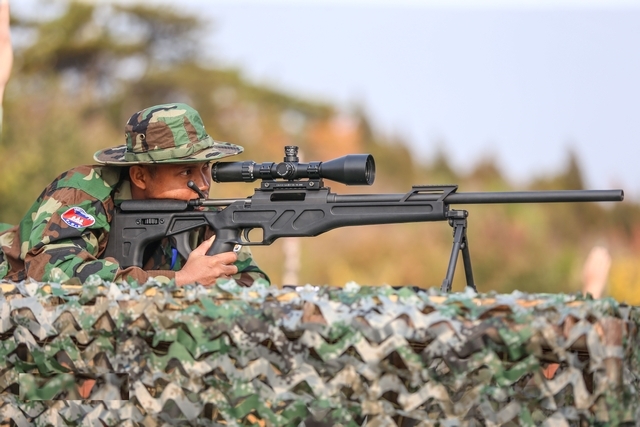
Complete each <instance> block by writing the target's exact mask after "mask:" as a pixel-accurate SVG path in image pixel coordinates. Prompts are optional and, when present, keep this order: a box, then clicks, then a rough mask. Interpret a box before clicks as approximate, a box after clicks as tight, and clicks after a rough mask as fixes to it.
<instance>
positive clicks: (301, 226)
mask: <svg viewBox="0 0 640 427" xmlns="http://www.w3.org/2000/svg"><path fill="white" fill-rule="evenodd" d="M211 174H212V178H213V180H214V181H216V182H254V181H256V180H258V179H259V180H261V183H260V188H256V189H255V192H254V194H253V195H252V196H250V197H247V198H242V199H208V198H207V196H206V195H205V194H203V193H202V192H201V191H200V190H199V189H198V187H197V186H196V185H195V184H194V183H193V182H189V187H190V188H192V189H193V190H194V191H195V192H196V193H198V195H199V196H200V197H199V198H196V199H192V200H189V201H183V200H169V199H158V200H127V201H123V202H122V203H121V204H120V206H118V207H117V208H116V212H115V215H114V218H113V221H112V223H111V232H110V234H109V242H108V244H107V248H106V251H105V254H104V256H111V257H113V258H115V259H117V260H118V262H119V263H120V265H121V266H122V267H123V268H126V267H129V266H138V267H142V263H143V255H144V250H145V248H146V247H147V245H148V244H150V243H152V242H155V241H158V240H160V239H162V238H164V237H172V238H173V239H174V243H175V246H176V249H177V250H178V252H179V253H180V254H181V255H182V256H183V257H185V258H187V257H188V256H189V253H191V247H190V245H189V238H188V235H189V232H190V231H191V230H195V229H198V228H200V227H204V226H209V227H211V228H212V229H213V230H214V231H215V233H216V239H215V241H214V242H213V244H212V246H211V248H210V249H209V251H208V252H207V254H208V255H215V254H218V253H222V252H228V251H231V250H233V249H234V248H237V247H238V246H237V245H248V246H254V245H270V244H271V243H273V242H274V241H275V240H276V239H279V238H281V237H311V236H317V235H319V234H322V233H325V232H327V231H329V230H333V229H335V228H339V227H346V226H355V225H374V224H395V223H407V222H426V221H447V222H448V223H449V225H450V226H451V227H452V228H453V247H452V249H451V256H450V258H449V265H448V268H447V273H446V276H445V278H444V280H443V282H442V287H441V289H442V291H444V292H450V291H451V285H452V282H453V276H454V273H455V269H456V264H457V260H458V256H459V254H460V253H461V254H462V261H463V264H464V270H465V278H466V282H467V286H469V287H471V288H472V289H474V290H475V289H476V285H475V282H474V280H473V273H472V269H471V256H470V253H469V241H468V239H467V217H468V215H469V213H468V211H466V210H462V209H451V205H459V204H488V203H555V202H617V201H622V200H623V199H624V192H623V191H622V190H558V191H512V192H472V193H458V192H457V190H458V186H457V185H416V186H413V187H412V188H411V190H410V191H408V192H406V193H399V194H391V193H390V194H344V195H343V194H335V193H331V191H330V190H331V189H330V188H329V187H325V185H324V179H328V180H332V181H336V182H340V183H343V184H346V185H371V184H372V183H373V181H374V178H375V162H374V159H373V156H371V155H370V154H350V155H347V156H343V157H340V158H337V159H333V160H330V161H326V162H309V163H301V162H300V161H299V158H298V147H296V146H286V147H285V157H284V160H283V161H282V162H279V163H275V162H265V163H255V162H253V161H244V162H217V163H214V164H213V166H212V171H211ZM202 207H209V208H216V209H215V210H203V209H202ZM252 230H262V238H261V240H260V241H251V240H250V238H249V234H250V232H251V231H252Z"/></svg>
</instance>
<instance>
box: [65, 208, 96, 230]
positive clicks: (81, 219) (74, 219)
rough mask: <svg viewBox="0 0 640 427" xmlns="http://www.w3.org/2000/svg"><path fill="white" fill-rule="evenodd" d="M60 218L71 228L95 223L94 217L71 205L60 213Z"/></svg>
mask: <svg viewBox="0 0 640 427" xmlns="http://www.w3.org/2000/svg"><path fill="white" fill-rule="evenodd" d="M60 217H61V218H62V220H63V221H64V222H66V223H67V225H69V226H71V227H73V228H84V227H89V226H91V225H93V224H95V223H96V219H95V218H94V217H93V216H91V215H89V214H88V213H87V212H85V210H84V209H82V208H79V207H73V208H69V209H67V210H66V211H65V212H64V213H63V214H62V215H60Z"/></svg>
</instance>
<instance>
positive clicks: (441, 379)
mask: <svg viewBox="0 0 640 427" xmlns="http://www.w3.org/2000/svg"><path fill="white" fill-rule="evenodd" d="M0 288H1V289H2V293H1V295H0V313H1V315H0V335H1V339H2V346H1V347H0V387H1V389H2V390H3V393H2V394H1V395H0V415H1V417H0V418H1V419H4V420H5V423H7V424H11V423H10V422H9V420H11V421H12V425H17V426H26V425H33V424H35V425H43V426H44V425H95V426H103V425H123V426H134V425H144V426H160V425H207V426H208V425H212V426H213V425H224V426H229V425H260V426H271V425H274V426H275V425H277V426H281V425H291V426H299V425H307V426H320V425H367V426H387V425H402V426H415V425H424V426H427V425H442V426H454V425H510V424H511V425H544V424H546V425H558V426H564V425H619V424H622V423H628V424H630V425H634V424H636V420H637V419H638V418H640V404H639V400H640V397H639V396H638V387H639V378H640V375H639V374H640V369H639V364H640V355H639V354H640V353H639V352H638V351H636V348H637V346H638V344H639V343H640V340H639V332H638V324H639V323H638V322H639V314H640V308H636V307H628V306H624V305H621V304H618V303H616V302H615V301H614V300H612V299H602V300H597V301H594V300H591V299H584V298H582V297H580V296H578V295H548V294H544V295H543V294H539V295H530V294H522V293H513V294H510V295H498V294H483V295H473V294H451V295H442V294H440V293H439V292H436V291H432V290H429V291H414V290H412V289H410V288H404V289H399V290H396V289H392V288H390V287H379V288H378V287H360V286H358V285H355V284H349V285H347V286H346V287H345V288H329V287H321V288H313V287H311V286H307V287H303V288H297V289H286V288H285V289H277V288H273V287H267V286H266V285H265V284H263V283H259V282H258V283H256V284H254V286H252V287H251V288H241V287H239V286H238V285H236V284H235V282H233V281H228V282H226V283H222V284H219V285H217V286H215V287H212V288H204V287H187V288H184V289H179V290H178V289H176V288H168V287H163V286H162V285H160V284H158V283H154V282H149V283H147V284H144V285H141V286H138V285H135V284H133V285H115V284H113V283H103V282H101V281H100V280H91V279H90V280H89V281H88V282H87V283H85V285H84V287H80V286H73V285H60V284H54V283H51V284H44V285H43V284H38V283H21V284H11V283H4V284H0ZM83 398H84V399H83Z"/></svg>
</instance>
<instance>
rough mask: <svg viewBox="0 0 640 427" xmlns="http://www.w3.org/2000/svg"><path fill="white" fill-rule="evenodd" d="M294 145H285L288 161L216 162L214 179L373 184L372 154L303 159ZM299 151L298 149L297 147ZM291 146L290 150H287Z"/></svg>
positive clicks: (373, 163)
mask: <svg viewBox="0 0 640 427" xmlns="http://www.w3.org/2000/svg"><path fill="white" fill-rule="evenodd" d="M292 148H293V147H292V146H288V147H286V148H285V159H284V160H285V161H283V162H280V163H274V162H265V163H256V162H253V161H245V162H217V163H214V164H213V167H212V169H211V177H212V178H213V180H214V181H215V182H254V181H256V180H258V179H268V180H274V179H286V180H290V181H292V180H298V179H303V178H307V179H321V178H325V179H329V180H331V181H336V182H340V183H342V184H346V185H371V184H373V181H374V179H375V174H376V165H375V161H374V159H373V156H372V155H371V154H349V155H346V156H343V157H339V158H337V159H333V160H329V161H326V162H310V163H300V162H298V161H288V160H291V159H297V157H296V156H294V155H292ZM295 148H296V153H297V147H295ZM287 149H288V151H286V150H287Z"/></svg>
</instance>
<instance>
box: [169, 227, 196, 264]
mask: <svg viewBox="0 0 640 427" xmlns="http://www.w3.org/2000/svg"><path fill="white" fill-rule="evenodd" d="M171 238H172V239H173V242H174V244H175V248H176V249H177V250H178V253H179V254H180V255H181V256H182V257H183V258H184V259H187V258H189V255H190V254H191V251H192V249H191V246H190V245H189V233H180V234H176V235H174V236H171Z"/></svg>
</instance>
